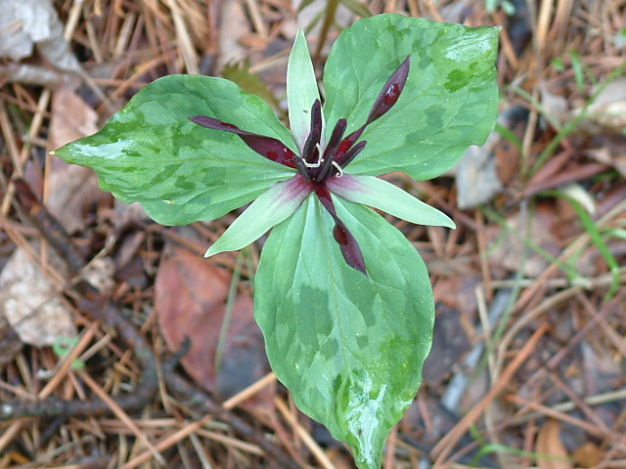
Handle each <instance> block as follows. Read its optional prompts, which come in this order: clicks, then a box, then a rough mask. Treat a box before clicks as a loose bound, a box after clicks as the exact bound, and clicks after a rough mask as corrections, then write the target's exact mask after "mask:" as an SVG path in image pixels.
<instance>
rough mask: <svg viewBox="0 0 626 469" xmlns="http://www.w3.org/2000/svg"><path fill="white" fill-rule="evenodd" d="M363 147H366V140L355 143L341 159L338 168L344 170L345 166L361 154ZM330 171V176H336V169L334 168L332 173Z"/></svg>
mask: <svg viewBox="0 0 626 469" xmlns="http://www.w3.org/2000/svg"><path fill="white" fill-rule="evenodd" d="M365 145H367V140H361V141H360V142H359V143H357V144H356V145H354V146H353V147H351V148H350V149H349V150H348V151H347V152H346V153H345V154H344V155H343V157H342V159H341V163H340V166H341V167H342V168H345V167H346V166H348V165H349V164H350V162H351V161H352V160H353V159H354V158H355V157H356V155H358V154H359V153H361V151H362V150H363V148H365ZM331 171H332V173H331V174H332V175H333V176H334V175H335V174H337V173H338V172H339V171H337V168H334V171H333V170H332V169H331Z"/></svg>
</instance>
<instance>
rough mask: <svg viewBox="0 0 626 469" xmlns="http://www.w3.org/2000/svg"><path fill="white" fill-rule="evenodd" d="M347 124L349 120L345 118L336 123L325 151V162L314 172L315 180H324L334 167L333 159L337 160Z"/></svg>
mask: <svg viewBox="0 0 626 469" xmlns="http://www.w3.org/2000/svg"><path fill="white" fill-rule="evenodd" d="M347 126H348V121H346V120H345V119H339V120H338V121H337V124H335V128H334V129H333V133H332V135H331V136H330V140H328V144H327V145H326V151H325V153H324V163H323V164H322V166H320V167H319V168H317V169H316V170H315V172H314V173H313V180H315V181H318V182H319V181H323V180H324V179H325V178H326V176H327V175H328V173H329V172H330V170H331V169H332V167H333V161H335V158H336V156H337V149H338V148H339V144H340V143H341V137H343V134H344V132H345V131H346V127H347Z"/></svg>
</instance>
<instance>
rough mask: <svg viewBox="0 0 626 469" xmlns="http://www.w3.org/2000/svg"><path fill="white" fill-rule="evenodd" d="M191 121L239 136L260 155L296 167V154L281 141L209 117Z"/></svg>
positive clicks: (194, 118)
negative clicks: (294, 159)
mask: <svg viewBox="0 0 626 469" xmlns="http://www.w3.org/2000/svg"><path fill="white" fill-rule="evenodd" d="M189 120H190V121H192V122H195V123H196V124H198V125H201V126H202V127H207V128H209V129H213V130H224V131H226V132H231V133H234V134H237V135H239V137H241V139H242V140H243V141H244V142H245V143H246V145H248V146H249V147H250V148H252V149H253V150H254V151H256V152H257V153H258V154H259V155H261V156H264V157H265V158H267V159H270V160H272V161H276V162H277V163H280V164H283V165H285V166H289V167H290V168H295V167H296V165H295V163H294V161H293V157H294V152H293V151H291V150H290V149H289V148H287V146H286V145H285V144H284V143H283V142H281V141H280V140H277V139H275V138H272V137H264V136H263V135H258V134H254V133H252V132H246V131H245V130H241V129H240V128H239V127H237V126H236V125H235V124H231V123H229V122H222V121H220V120H219V119H215V118H213V117H209V116H192V117H190V118H189Z"/></svg>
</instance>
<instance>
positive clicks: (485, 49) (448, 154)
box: [324, 14, 499, 180]
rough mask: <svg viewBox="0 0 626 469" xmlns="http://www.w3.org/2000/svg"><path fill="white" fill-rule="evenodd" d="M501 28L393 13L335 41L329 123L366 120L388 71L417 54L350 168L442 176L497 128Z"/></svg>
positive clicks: (327, 83) (329, 71) (353, 125)
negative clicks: (392, 101)
mask: <svg viewBox="0 0 626 469" xmlns="http://www.w3.org/2000/svg"><path fill="white" fill-rule="evenodd" d="M498 34H499V30H498V28H491V27H483V28H469V27H466V26H462V25H457V24H442V23H436V22H433V21H429V20H426V19H422V18H407V17H404V16H400V15H395V14H388V15H379V16H375V17H372V18H365V19H362V20H359V21H357V22H356V23H355V24H354V25H353V26H351V27H350V28H348V29H346V30H345V31H344V32H343V33H342V34H341V35H340V36H339V38H338V39H337V41H336V42H335V44H334V45H333V47H332V49H331V52H330V55H329V57H328V61H327V63H326V68H325V71H324V87H325V89H326V105H325V108H324V109H325V112H326V122H327V123H328V125H329V127H331V128H332V127H333V126H334V124H335V122H337V120H338V119H340V118H346V119H347V120H348V124H349V128H348V132H352V131H354V130H356V129H358V128H359V127H360V126H362V125H363V124H364V123H365V122H366V121H367V118H368V113H369V112H370V109H371V107H372V105H373V103H374V102H375V101H376V99H377V96H378V93H379V92H380V90H381V88H382V87H383V86H384V84H385V83H386V81H387V80H388V78H389V76H390V75H391V74H392V73H393V72H394V70H396V69H398V67H399V66H400V64H401V63H402V62H403V61H404V60H405V59H406V57H407V56H411V70H410V72H409V76H408V79H407V81H406V84H405V86H404V90H403V91H402V95H401V96H400V98H399V99H398V101H397V103H396V104H395V105H394V107H393V108H392V109H390V110H389V112H387V113H386V114H385V115H383V116H382V117H380V118H379V119H377V120H376V121H374V122H372V123H371V124H370V125H368V126H367V128H366V129H365V131H364V132H363V134H362V135H361V136H360V138H361V139H363V140H367V142H368V144H367V146H366V147H365V149H364V150H363V151H362V152H361V153H360V154H359V155H358V156H357V157H356V158H355V160H354V161H353V162H352V163H351V164H350V166H349V167H348V168H347V171H348V172H349V173H351V174H370V175H380V174H384V173H389V172H392V171H404V172H405V173H407V174H408V175H409V176H411V177H413V178H414V179H418V180H426V179H430V178H433V177H435V176H439V175H440V174H442V173H444V172H445V171H447V170H448V169H450V168H451V167H452V166H453V165H454V164H455V163H457V162H458V160H459V159H460V158H461V156H463V154H464V152H465V150H466V149H467V147H468V146H470V145H481V144H483V143H484V142H485V140H486V138H487V136H488V135H489V133H490V132H491V130H492V129H493V128H494V125H495V121H496V117H497V111H498V87H497V80H496V69H495V66H494V63H495V59H496V54H497V50H498V47H497V46H498Z"/></svg>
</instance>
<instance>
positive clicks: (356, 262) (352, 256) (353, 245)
mask: <svg viewBox="0 0 626 469" xmlns="http://www.w3.org/2000/svg"><path fill="white" fill-rule="evenodd" d="M315 193H316V194H317V197H318V198H319V199H320V202H322V205H323V206H324V208H325V209H326V210H328V213H330V215H331V216H332V217H333V220H334V221H335V228H334V229H333V237H334V238H335V241H337V243H338V244H339V249H340V250H341V254H342V255H343V258H344V260H345V261H346V263H347V264H348V265H349V266H350V267H352V268H353V269H356V270H358V271H359V272H361V273H363V274H365V275H367V271H366V270H365V260H364V259H363V254H362V253H361V248H360V247H359V243H358V242H357V240H356V238H355V237H354V235H353V234H352V233H351V232H350V230H349V229H348V227H347V226H346V225H345V224H344V223H343V222H342V221H341V220H340V219H339V217H338V216H337V211H336V210H335V205H334V204H333V200H332V198H331V196H330V192H329V191H328V189H327V188H326V186H325V185H319V186H317V187H316V188H315Z"/></svg>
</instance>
